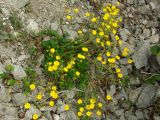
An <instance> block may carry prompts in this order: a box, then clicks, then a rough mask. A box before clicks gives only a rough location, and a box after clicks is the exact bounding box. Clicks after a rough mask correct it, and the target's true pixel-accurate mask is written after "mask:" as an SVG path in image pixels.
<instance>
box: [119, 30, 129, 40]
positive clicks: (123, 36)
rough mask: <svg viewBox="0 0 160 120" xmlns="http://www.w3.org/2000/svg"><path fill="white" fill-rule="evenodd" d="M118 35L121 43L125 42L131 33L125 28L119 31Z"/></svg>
mask: <svg viewBox="0 0 160 120" xmlns="http://www.w3.org/2000/svg"><path fill="white" fill-rule="evenodd" d="M119 34H120V37H121V39H122V40H123V41H127V40H128V37H129V36H130V35H131V33H130V32H129V31H128V30H127V29H125V28H123V29H120V31H119Z"/></svg>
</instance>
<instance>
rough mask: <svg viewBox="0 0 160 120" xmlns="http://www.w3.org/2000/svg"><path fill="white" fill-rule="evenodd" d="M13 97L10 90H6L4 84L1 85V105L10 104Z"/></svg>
mask: <svg viewBox="0 0 160 120" xmlns="http://www.w3.org/2000/svg"><path fill="white" fill-rule="evenodd" d="M10 101H11V96H10V93H9V90H8V89H6V88H5V86H4V85H3V84H1V83H0V103H1V102H4V103H5V102H10Z"/></svg>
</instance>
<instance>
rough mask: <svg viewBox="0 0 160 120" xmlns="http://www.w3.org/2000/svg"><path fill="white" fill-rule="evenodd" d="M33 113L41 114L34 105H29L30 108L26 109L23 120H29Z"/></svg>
mask: <svg viewBox="0 0 160 120" xmlns="http://www.w3.org/2000/svg"><path fill="white" fill-rule="evenodd" d="M33 114H37V115H38V116H41V111H40V110H38V109H37V108H36V107H35V106H34V105H31V108H30V109H29V110H27V112H26V114H25V117H24V120H31V119H32V115H33Z"/></svg>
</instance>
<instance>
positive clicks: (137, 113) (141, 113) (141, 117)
mask: <svg viewBox="0 0 160 120" xmlns="http://www.w3.org/2000/svg"><path fill="white" fill-rule="evenodd" d="M135 115H136V116H137V118H138V120H139V119H140V120H144V116H143V112H142V111H140V110H137V111H136V112H135Z"/></svg>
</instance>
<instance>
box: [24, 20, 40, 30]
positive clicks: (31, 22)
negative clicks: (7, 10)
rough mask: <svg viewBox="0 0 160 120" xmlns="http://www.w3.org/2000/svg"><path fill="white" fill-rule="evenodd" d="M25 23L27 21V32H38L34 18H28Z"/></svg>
mask: <svg viewBox="0 0 160 120" xmlns="http://www.w3.org/2000/svg"><path fill="white" fill-rule="evenodd" d="M27 23H28V25H27V27H26V28H27V30H28V31H29V32H34V33H38V32H39V27H38V23H37V22H36V21H35V20H33V19H29V20H28V22H27Z"/></svg>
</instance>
